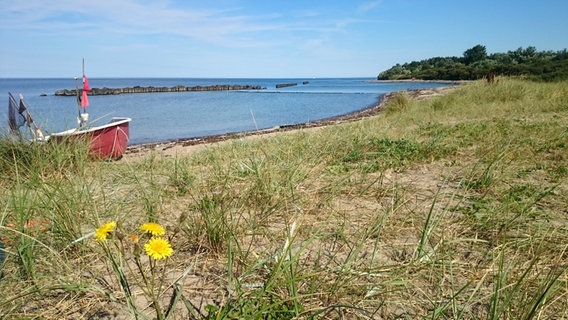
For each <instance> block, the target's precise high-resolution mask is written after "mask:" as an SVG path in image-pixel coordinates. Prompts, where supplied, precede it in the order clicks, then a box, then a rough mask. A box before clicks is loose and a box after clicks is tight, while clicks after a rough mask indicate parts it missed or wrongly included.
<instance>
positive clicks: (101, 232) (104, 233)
mask: <svg viewBox="0 0 568 320" xmlns="http://www.w3.org/2000/svg"><path fill="white" fill-rule="evenodd" d="M115 227H116V222H114V221H111V222H108V223H105V224H103V225H102V226H100V228H98V229H97V230H95V239H97V240H98V241H105V240H106V238H107V237H108V235H109V234H110V233H111V232H112V231H113V230H114V228H115Z"/></svg>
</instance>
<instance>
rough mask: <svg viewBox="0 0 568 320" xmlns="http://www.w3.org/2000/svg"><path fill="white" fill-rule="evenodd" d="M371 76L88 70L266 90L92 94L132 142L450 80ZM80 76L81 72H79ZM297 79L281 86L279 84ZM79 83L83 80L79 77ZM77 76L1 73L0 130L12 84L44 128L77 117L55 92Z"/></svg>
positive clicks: (348, 108) (342, 108) (365, 104)
mask: <svg viewBox="0 0 568 320" xmlns="http://www.w3.org/2000/svg"><path fill="white" fill-rule="evenodd" d="M372 80H374V79H372V78H325V79H322V78H297V79H282V78H278V79H245V78H238V79H221V78H89V84H90V86H91V88H104V87H106V88H123V87H134V86H141V87H149V86H154V87H174V86H178V85H183V86H186V87H190V86H210V85H252V86H260V87H262V88H263V89H261V90H239V91H200V92H168V93H133V94H120V95H105V96H89V106H88V107H87V112H88V113H89V119H90V120H91V121H93V123H94V125H100V124H105V123H106V122H108V120H109V119H110V118H112V117H130V118H132V122H131V123H130V145H136V144H144V143H157V142H165V141H172V140H177V139H185V138H196V137H205V136H212V135H219V134H226V133H235V132H245V131H254V130H262V129H267V128H273V127H276V126H283V125H293V124H301V123H307V122H312V121H316V120H321V119H326V118H330V117H335V116H340V115H344V114H348V113H352V112H355V111H359V110H362V109H365V108H369V107H371V106H374V105H376V104H377V103H378V102H379V100H380V99H381V97H382V96H383V95H384V94H386V93H389V92H393V91H399V90H407V89H424V88H435V87H440V86H448V85H449V84H448V83H441V82H440V83H438V82H418V81H416V82H414V81H409V82H382V81H381V82H377V81H372ZM79 82H80V79H79ZM284 83H297V85H295V86H289V87H284V88H276V85H277V84H284ZM79 86H81V84H80V83H79ZM74 88H75V80H74V79H73V78H69V79H64V78H57V79H38V78H34V79H23V78H9V79H8V78H0V97H1V96H4V97H5V102H6V104H5V107H4V108H0V117H1V118H2V119H5V120H4V121H1V122H0V131H5V132H8V131H9V130H8V122H7V119H8V92H11V93H12V95H14V97H15V98H16V100H18V95H19V94H22V95H23V97H24V101H25V103H26V105H27V107H28V109H29V111H30V114H31V115H32V117H33V119H34V121H35V122H36V123H37V124H38V125H39V126H40V128H41V129H42V130H43V131H44V133H45V134H49V133H53V132H59V131H63V130H66V129H70V128H73V127H75V126H76V125H77V121H76V119H77V115H78V108H77V99H76V98H75V97H64V96H55V91H57V90H60V89H74Z"/></svg>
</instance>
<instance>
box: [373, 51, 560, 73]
mask: <svg viewBox="0 0 568 320" xmlns="http://www.w3.org/2000/svg"><path fill="white" fill-rule="evenodd" d="M488 75H505V76H523V77H526V78H529V79H532V80H537V81H560V80H568V51H567V50H566V49H563V50H560V51H537V49H536V48H535V47H532V46H529V47H527V48H522V47H520V48H518V49H517V50H514V51H508V52H506V53H492V54H487V50H486V48H485V46H483V45H480V44H478V45H476V46H474V47H472V48H470V49H467V50H466V51H464V53H463V56H462V57H435V58H430V59H425V60H421V61H412V62H410V63H404V64H398V63H397V64H396V65H395V66H393V67H391V68H390V69H388V70H385V71H383V72H381V73H380V74H379V75H378V77H377V79H378V80H402V79H420V80H477V79H481V78H484V77H487V76H488Z"/></svg>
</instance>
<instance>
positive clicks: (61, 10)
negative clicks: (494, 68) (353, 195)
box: [0, 0, 568, 78]
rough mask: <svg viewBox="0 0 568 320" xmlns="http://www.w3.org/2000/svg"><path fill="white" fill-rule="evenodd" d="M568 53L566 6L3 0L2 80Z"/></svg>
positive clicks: (242, 73)
mask: <svg viewBox="0 0 568 320" xmlns="http://www.w3.org/2000/svg"><path fill="white" fill-rule="evenodd" d="M475 45H483V46H485V47H486V50H487V52H488V53H497V52H507V51H509V50H516V49H517V48H519V47H523V48H526V47H528V46H533V47H536V49H537V50H538V51H544V50H552V51H558V50H563V49H565V48H568V1H566V0H534V1H529V0H477V1H461V0H447V1H442V0H341V1H339V0H302V1H295V0H285V1H279V0H253V1H246V0H214V1H204V0H199V1H194V0H88V1H87V0H72V1H71V0H25V1H22V0H0V77H2V78H6V77H9V78H11V77H22V78H26V77H32V78H49V77H57V78H60V77H62V78H65V77H74V76H78V75H80V74H81V65H82V63H81V62H82V59H84V60H85V73H86V74H87V75H88V76H89V77H181V78H204V77H205V78H299V77H311V78H318V77H372V78H374V77H376V76H377V75H378V74H379V73H380V72H381V71H384V70H386V69H388V68H390V67H392V66H393V65H395V64H397V63H401V64H402V63H406V62H412V61H419V60H422V59H427V58H432V57H449V56H458V57H461V56H463V52H464V51H466V50H467V49H469V48H472V47H474V46H475Z"/></svg>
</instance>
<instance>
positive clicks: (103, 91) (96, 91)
mask: <svg viewBox="0 0 568 320" xmlns="http://www.w3.org/2000/svg"><path fill="white" fill-rule="evenodd" d="M262 89H264V88H263V87H261V86H253V85H227V84H224V85H220V84H216V85H211V86H194V87H186V86H182V85H179V86H175V87H152V86H150V87H141V86H135V87H126V88H106V87H105V88H92V89H91V91H89V95H90V96H98V95H115V94H127V93H156V92H188V91H229V90H262ZM81 92H82V89H79V93H81ZM55 95H56V96H76V95H77V91H76V90H75V89H62V90H57V91H55Z"/></svg>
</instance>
